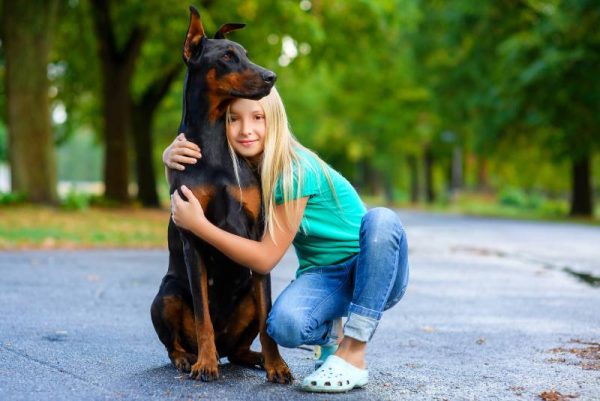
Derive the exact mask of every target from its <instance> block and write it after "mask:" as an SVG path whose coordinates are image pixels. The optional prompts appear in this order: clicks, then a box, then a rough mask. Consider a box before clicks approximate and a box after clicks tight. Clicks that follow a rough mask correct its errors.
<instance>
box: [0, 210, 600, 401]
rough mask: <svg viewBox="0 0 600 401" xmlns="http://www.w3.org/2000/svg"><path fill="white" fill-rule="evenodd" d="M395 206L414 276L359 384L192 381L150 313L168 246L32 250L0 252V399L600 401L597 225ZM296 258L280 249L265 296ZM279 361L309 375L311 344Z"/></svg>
mask: <svg viewBox="0 0 600 401" xmlns="http://www.w3.org/2000/svg"><path fill="white" fill-rule="evenodd" d="M399 213H400V216H401V218H402V219H403V221H404V224H405V228H406V231H407V233H408V238H409V244H410V264H411V280H410V283H409V288H408V291H407V293H406V295H405V297H404V299H403V300H402V301H401V302H400V303H399V304H398V305H397V306H396V307H395V308H393V309H392V310H390V311H388V312H386V314H385V315H384V318H383V320H382V322H381V324H380V325H379V329H378V332H377V333H376V335H375V337H374V339H373V341H372V343H371V344H370V345H369V351H368V357H367V362H368V364H369V370H370V383H369V385H368V386H367V387H366V388H365V389H362V390H355V391H352V392H350V393H347V394H342V395H335V396H333V395H313V394H306V393H303V392H301V391H300V390H299V388H298V382H299V381H300V380H297V381H296V384H294V385H292V386H284V385H275V384H270V383H266V382H265V377H264V372H262V371H259V370H252V369H246V368H240V367H237V366H232V365H230V364H228V363H227V362H226V361H223V365H222V366H221V373H222V376H223V378H222V379H221V380H219V381H217V382H213V383H202V382H196V381H193V380H189V379H187V378H186V377H184V376H182V375H180V374H179V373H178V372H177V371H176V370H175V369H174V368H173V367H171V366H170V364H169V360H168V358H167V355H166V352H165V351H164V348H163V346H162V344H161V343H160V342H159V341H158V339H157V337H156V334H155V333H154V330H153V328H152V324H151V322H150V315H149V306H150V303H151V301H152V299H153V297H154V295H155V293H156V290H157V288H158V285H159V282H160V280H161V278H162V275H163V274H164V272H165V270H166V261H167V252H166V251H163V250H151V251H149V250H127V251H124V250H106V251H39V252H38V251H36V252H4V253H0V400H3V401H4V400H81V399H88V400H105V399H106V400H121V399H123V400H154V399H156V400H188V399H191V400H217V399H218V400H284V399H285V400H296V399H298V400H307V399H317V400H333V399H339V400H362V399H368V400H535V399H540V398H538V395H539V394H541V393H543V392H544V391H552V390H555V391H558V392H560V393H562V394H563V395H571V396H577V397H578V398H575V399H576V400H600V359H598V358H600V355H599V354H600V349H599V347H600V344H598V343H600V287H599V286H598V285H600V280H599V278H600V228H598V227H589V226H584V225H575V224H562V223H532V222H517V221H511V220H494V219H480V218H469V217H461V216H444V215H435V214H425V213H418V212H411V211H399ZM295 265H296V260H295V257H294V256H293V254H292V253H291V252H288V254H287V255H286V257H285V258H284V260H283V261H282V262H281V263H280V265H279V266H278V267H277V268H276V269H275V271H274V273H273V287H274V293H275V295H276V294H278V293H279V292H280V291H281V290H282V288H283V287H284V286H285V285H286V284H287V283H288V282H289V281H290V280H291V279H292V277H293V274H294V270H295ZM594 284H596V286H594ZM282 354H283V356H284V358H285V359H286V360H287V361H288V364H289V365H290V367H291V368H292V371H293V373H294V375H295V376H296V378H297V379H301V378H302V377H304V376H305V375H307V374H308V373H310V372H311V370H312V365H313V362H312V359H311V358H312V353H311V351H310V350H309V349H304V348H298V349H282Z"/></svg>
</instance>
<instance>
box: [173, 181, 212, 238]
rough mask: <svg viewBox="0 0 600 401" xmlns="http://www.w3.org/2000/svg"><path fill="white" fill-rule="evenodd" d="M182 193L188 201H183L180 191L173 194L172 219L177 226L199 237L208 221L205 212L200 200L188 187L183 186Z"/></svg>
mask: <svg viewBox="0 0 600 401" xmlns="http://www.w3.org/2000/svg"><path fill="white" fill-rule="evenodd" d="M181 192H182V193H183V195H184V196H185V197H186V198H187V199H188V200H187V201H185V200H183V198H182V197H181V196H180V195H179V192H178V191H175V192H173V195H171V216H172V217H171V218H172V219H173V222H174V223H175V224H176V225H177V226H179V227H181V228H183V229H185V230H189V231H192V232H193V233H194V234H196V235H198V236H199V228H201V227H202V224H203V223H204V220H205V219H206V217H205V216H204V210H202V206H201V205H200V202H199V201H198V198H196V196H195V195H194V193H193V192H192V191H191V190H190V189H189V188H188V187H186V186H185V185H182V186H181Z"/></svg>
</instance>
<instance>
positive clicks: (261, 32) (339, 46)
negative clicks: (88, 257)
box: [0, 0, 600, 216]
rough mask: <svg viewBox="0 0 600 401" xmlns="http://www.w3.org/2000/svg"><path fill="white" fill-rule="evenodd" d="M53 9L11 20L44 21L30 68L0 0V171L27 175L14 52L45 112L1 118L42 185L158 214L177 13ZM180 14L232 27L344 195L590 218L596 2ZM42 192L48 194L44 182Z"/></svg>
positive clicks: (181, 7) (177, 93)
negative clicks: (532, 208)
mask: <svg viewBox="0 0 600 401" xmlns="http://www.w3.org/2000/svg"><path fill="white" fill-rule="evenodd" d="M54 1H55V2H56V5H55V7H56V9H57V12H56V17H54V15H53V14H52V12H50V9H48V10H46V11H45V12H44V13H42V14H43V15H40V13H39V12H34V11H36V10H39V8H37V9H36V7H41V5H38V6H36V5H35V2H25V3H23V4H20V3H19V4H20V7H22V8H23V10H25V11H26V15H27V18H29V20H26V21H27V22H26V23H29V24H31V23H33V20H31V18H34V17H33V16H35V18H38V19H39V20H40V21H41V22H40V23H47V24H48V26H47V28H44V32H47V35H44V39H49V38H52V39H53V40H52V41H51V42H48V45H47V46H48V50H47V52H48V56H47V59H44V58H43V55H41V54H40V52H39V51H38V52H36V53H35V57H36V58H33V56H32V55H31V53H27V52H25V50H23V47H26V46H24V45H23V44H25V43H28V42H26V39H25V38H22V39H19V38H18V37H17V34H18V33H19V32H20V31H19V29H18V27H19V26H20V25H19V24H22V22H19V21H20V20H19V15H20V14H19V13H18V10H17V9H15V8H14V7H16V6H15V5H14V4H13V3H14V2H8V1H6V0H4V1H2V3H3V4H2V8H1V10H2V14H3V15H2V21H3V24H2V26H3V29H2V31H3V38H2V43H1V44H0V78H2V83H1V84H0V106H2V112H1V113H0V161H1V160H7V159H8V161H9V163H10V167H11V171H12V172H13V175H15V174H16V173H17V172H19V174H21V172H22V171H23V170H24V169H25V167H22V166H33V164H31V163H32V161H31V157H32V155H31V154H30V153H31V152H29V153H28V152H27V150H26V148H25V149H24V148H21V147H18V146H16V145H17V144H18V141H19V138H25V137H26V136H25V135H26V134H17V132H18V131H16V130H17V129H18V128H14V127H13V126H12V125H11V121H15V120H14V119H13V120H11V118H12V117H9V116H10V113H9V112H7V111H9V110H11V107H12V106H13V105H17V103H15V102H13V101H12V100H11V93H10V91H9V89H10V90H12V89H11V85H13V87H14V85H16V82H18V81H15V80H14V79H11V78H10V77H9V73H11V70H10V68H11V62H12V61H13V60H14V61H15V62H16V63H17V65H18V66H20V67H18V68H19V69H20V72H21V73H23V74H25V75H26V76H27V74H31V73H28V72H27V69H26V68H25V67H23V66H21V64H23V61H18V60H23V58H21V59H19V58H18V57H25V59H27V60H29V59H30V58H31V60H42V61H36V63H37V64H38V65H42V64H44V63H45V64H46V71H47V80H46V82H49V84H48V85H47V86H46V87H45V88H42V86H40V85H35V87H36V89H37V90H38V91H40V92H39V93H47V96H46V97H45V98H46V100H47V103H46V106H44V105H41V103H40V104H39V105H37V106H35V107H34V108H33V109H35V110H36V113H32V112H31V111H30V110H32V108H31V107H28V108H26V110H25V111H21V112H20V113H21V115H20V117H17V118H16V121H20V122H21V125H22V126H23V127H24V128H21V129H22V130H23V131H22V132H26V133H30V134H31V135H29V137H28V139H27V140H26V142H27V143H29V144H30V143H36V147H38V146H39V150H40V151H42V152H43V151H44V150H43V149H46V151H45V152H46V153H45V155H46V156H47V160H48V162H47V164H49V165H48V167H47V168H42V169H41V170H43V171H44V172H45V173H47V174H50V175H51V174H52V169H53V168H54V167H53V166H52V164H53V163H54V162H53V161H52V160H53V159H52V157H54V156H53V154H54V153H56V154H57V155H58V160H57V164H58V178H59V180H61V181H102V182H103V184H104V185H103V188H104V196H105V197H106V198H107V199H108V200H110V201H116V202H119V203H123V202H129V201H130V198H131V197H133V198H135V199H136V200H137V201H138V202H139V203H141V204H142V205H144V206H148V207H156V206H158V205H160V199H161V197H162V199H165V193H166V190H165V186H164V183H163V181H164V180H163V179H162V165H161V162H160V155H161V152H162V149H164V146H166V144H167V143H169V142H170V141H171V140H172V139H173V138H174V137H175V136H176V134H177V132H176V131H175V130H176V128H177V126H178V123H179V119H180V116H181V96H182V94H181V82H182V79H183V73H184V65H183V62H182V61H181V43H182V41H183V39H184V36H185V32H186V28H187V23H188V18H189V14H188V8H187V7H188V2H183V1H172V2H161V1H158V0H147V1H142V0H125V1H119V2H116V1H97V0H54ZM9 3H10V4H9ZM43 3H44V7H49V6H50V5H51V2H43ZM196 6H198V7H199V9H200V11H201V14H202V17H203V21H204V25H205V28H206V29H207V31H208V32H209V33H211V32H214V31H215V30H216V29H217V28H218V26H219V25H220V24H222V23H224V22H245V23H247V24H248V27H247V28H246V29H244V30H241V31H236V32H235V33H232V34H231V39H233V40H236V41H238V42H240V43H242V44H243V45H244V46H245V47H246V48H247V49H248V50H249V52H250V55H251V58H252V59H253V60H254V61H256V62H257V63H259V64H261V65H264V66H265V67H267V68H270V69H273V70H274V71H275V72H276V73H277V74H278V76H279V78H278V84H277V85H278V87H279V89H280V92H281V93H282V95H283V97H284V100H285V102H286V106H287V111H288V114H289V116H290V120H291V124H292V129H293V131H294V132H295V134H296V135H297V136H298V137H299V139H300V140H301V141H302V142H303V143H304V144H306V145H307V146H309V147H311V148H313V149H315V150H316V151H317V152H318V153H320V154H321V155H322V156H323V158H324V159H325V160H327V161H328V162H329V163H331V164H332V165H333V166H334V167H335V168H337V169H338V170H340V171H342V172H343V173H344V175H346V176H347V177H348V178H349V179H350V180H351V181H352V182H353V183H354V184H355V185H356V186H357V188H359V190H360V191H361V193H363V194H365V195H374V196H378V197H379V198H380V199H382V200H383V201H384V202H386V203H390V204H391V203H393V202H412V203H418V202H426V203H436V204H447V203H448V202H455V201H456V200H457V199H458V197H459V196H460V195H461V194H469V193H471V194H473V193H474V194H484V196H494V195H495V196H496V197H497V198H498V199H500V200H505V201H506V202H507V203H511V202H513V203H515V202H516V203H519V202H520V203H523V202H525V203H532V204H533V203H536V202H539V199H558V200H566V201H568V202H569V209H568V212H569V213H570V214H571V215H577V216H592V215H593V213H594V200H595V199H597V197H598V193H597V192H595V191H594V188H598V186H599V185H598V184H599V182H600V180H599V178H598V173H597V169H598V168H599V167H600V166H598V160H597V159H598V158H597V154H598V147H599V145H600V134H599V131H600V130H599V128H600V113H598V110H600V104H599V102H600V88H599V86H600V75H599V74H598V73H597V72H598V71H599V70H600V30H598V29H597V27H598V26H600V5H598V3H597V1H594V0H518V1H517V0H508V1H504V2H494V1H491V0H486V1H481V2H472V1H468V0H456V1H453V2H445V1H442V0H427V1H425V0H376V1H343V0H302V1H300V0H285V1H275V0H263V1H259V0H231V1H227V2H220V1H209V0H205V1H201V2H198V3H197V4H196ZM54 19H56V21H55V22H54V23H53V24H52V21H53V20H54ZM46 20H47V21H48V22H43V21H46ZM41 26H43V25H41ZM7 30H8V31H9V33H8V34H7ZM28 34H30V35H33V34H34V32H33V31H31V32H28ZM15 38H16V39H15ZM11 40H13V41H17V42H16V43H17V44H16V45H12V44H11V43H13V42H11ZM42 42H43V41H42ZM42 42H40V43H42ZM19 43H21V44H19ZM37 44H39V43H36V45H37ZM50 44H51V46H50ZM13 49H20V52H21V53H22V54H21V55H18V54H13V53H12V50H13ZM9 59H10V60H9ZM43 60H47V61H43ZM22 93H24V89H19V90H18V91H17V96H18V95H19V94H22ZM37 97H38V98H39V97H41V98H44V96H43V95H38V96H37ZM42 109H46V110H47V113H48V115H49V116H52V127H51V131H49V132H51V133H52V135H50V136H47V137H48V138H50V139H51V140H50V141H48V140H47V141H46V142H47V143H48V145H42V144H43V143H44V140H43V135H42V134H41V133H39V132H38V131H37V130H36V129H35V125H34V124H35V122H36V121H41V120H40V119H42V120H43V115H42V114H43V112H44V111H43V110H42ZM32 115H33V116H35V118H32ZM52 142H53V143H52ZM48 150H49V151H48ZM54 151H55V152H54ZM35 157H37V156H35ZM19 163H21V164H19ZM594 172H595V173H596V174H594ZM27 185H29V186H27ZM45 185H46V186H47V187H48V188H55V185H54V184H53V183H52V180H51V179H50V178H49V179H48V180H47V183H46V184H45ZM38 187H39V185H38V184H21V183H20V181H19V178H13V190H14V191H19V192H23V193H27V194H29V195H30V199H31V200H36V199H37V200H39V201H41V202H52V196H50V197H44V198H39V197H36V196H34V193H35V192H34V191H35V188H38ZM596 191H597V189H596ZM523 197H524V198H525V199H526V200H525V201H522V200H520V199H521V198H523ZM564 212H567V210H565V211H564Z"/></svg>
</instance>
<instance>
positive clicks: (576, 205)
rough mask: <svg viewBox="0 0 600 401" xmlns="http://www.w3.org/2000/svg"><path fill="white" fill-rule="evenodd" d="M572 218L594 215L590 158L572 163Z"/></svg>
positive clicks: (583, 158)
mask: <svg viewBox="0 0 600 401" xmlns="http://www.w3.org/2000/svg"><path fill="white" fill-rule="evenodd" d="M572 163H573V164H572V176H571V178H572V182H571V184H572V187H571V211H570V213H569V214H570V215H571V216H584V217H591V216H593V214H594V202H593V195H592V180H591V161H590V156H589V155H586V156H584V157H582V158H579V159H575V160H573V161H572Z"/></svg>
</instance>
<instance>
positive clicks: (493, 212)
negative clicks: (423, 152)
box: [363, 192, 600, 225]
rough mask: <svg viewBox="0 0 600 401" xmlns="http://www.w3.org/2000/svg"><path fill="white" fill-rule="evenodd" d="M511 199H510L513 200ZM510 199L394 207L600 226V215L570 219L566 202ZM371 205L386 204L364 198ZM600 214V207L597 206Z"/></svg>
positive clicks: (473, 197)
mask: <svg viewBox="0 0 600 401" xmlns="http://www.w3.org/2000/svg"><path fill="white" fill-rule="evenodd" d="M509 199H510V198H509ZM509 199H506V198H505V199H499V198H498V197H496V196H493V195H486V194H481V193H466V192H465V193H461V194H459V195H458V196H456V197H455V199H453V200H452V201H450V200H449V199H443V200H439V201H437V202H435V203H433V204H430V205H426V204H416V205H415V204H411V203H409V202H398V203H394V205H393V206H394V207H399V208H410V209H418V210H423V211H431V212H440V213H455V214H464V215H469V216H482V217H496V218H509V219H517V220H543V221H557V222H558V221H563V222H565V221H566V222H573V223H584V224H592V225H600V216H599V215H598V212H596V216H595V217H594V218H573V217H569V216H568V213H569V204H568V202H567V201H566V200H548V199H544V200H537V199H536V200H534V201H531V200H529V199H525V200H524V201H522V202H521V201H519V202H513V201H510V200H509ZM363 200H364V201H365V202H366V203H367V204H369V205H377V204H384V201H383V198H379V197H363ZM596 210H597V211H600V204H599V205H596Z"/></svg>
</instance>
